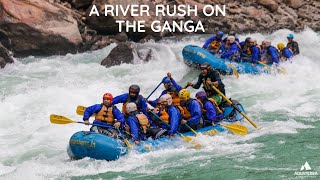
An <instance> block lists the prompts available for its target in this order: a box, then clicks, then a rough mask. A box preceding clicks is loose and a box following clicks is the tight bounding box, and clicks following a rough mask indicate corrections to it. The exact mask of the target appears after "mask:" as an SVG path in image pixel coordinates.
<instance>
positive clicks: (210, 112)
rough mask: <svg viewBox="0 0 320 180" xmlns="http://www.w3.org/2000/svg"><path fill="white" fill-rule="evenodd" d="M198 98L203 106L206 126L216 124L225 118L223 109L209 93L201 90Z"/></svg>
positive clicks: (197, 95) (203, 117)
mask: <svg viewBox="0 0 320 180" xmlns="http://www.w3.org/2000/svg"><path fill="white" fill-rule="evenodd" d="M196 98H197V100H198V102H199V103H200V105H201V108H202V119H203V125H204V126H212V125H213V126H215V124H216V123H218V122H219V121H220V120H222V119H223V114H222V111H221V110H220V109H219V107H218V105H217V103H216V102H215V101H214V99H212V98H208V96H207V93H206V92H204V91H199V92H197V94H196Z"/></svg>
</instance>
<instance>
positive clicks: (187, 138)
mask: <svg viewBox="0 0 320 180" xmlns="http://www.w3.org/2000/svg"><path fill="white" fill-rule="evenodd" d="M150 113H151V114H153V115H154V116H155V117H156V118H158V119H159V120H160V121H162V122H163V123H164V124H165V125H167V126H169V127H170V125H169V124H168V123H166V122H165V121H164V120H163V119H161V118H160V117H159V116H158V115H157V114H155V113H154V112H152V111H150ZM176 133H178V134H179V135H180V136H181V137H182V139H184V140H185V141H187V142H189V143H192V144H195V143H196V142H195V141H194V140H193V139H192V138H191V137H187V136H185V135H183V134H181V133H180V132H179V131H176ZM201 147H202V146H201V144H196V145H195V148H196V149H200V148H201Z"/></svg>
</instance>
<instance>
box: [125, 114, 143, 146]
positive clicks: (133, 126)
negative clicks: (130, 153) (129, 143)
mask: <svg viewBox="0 0 320 180" xmlns="http://www.w3.org/2000/svg"><path fill="white" fill-rule="evenodd" d="M127 122H128V125H129V127H130V132H131V135H132V138H133V140H134V141H140V138H139V122H138V121H137V120H136V118H134V117H132V116H129V117H128V119H127Z"/></svg>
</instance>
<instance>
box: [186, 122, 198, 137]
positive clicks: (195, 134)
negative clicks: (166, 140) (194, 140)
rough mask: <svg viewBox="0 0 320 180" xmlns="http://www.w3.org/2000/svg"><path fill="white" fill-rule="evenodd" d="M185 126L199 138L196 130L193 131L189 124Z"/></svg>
mask: <svg viewBox="0 0 320 180" xmlns="http://www.w3.org/2000/svg"><path fill="white" fill-rule="evenodd" d="M184 125H186V126H187V127H188V128H189V129H190V130H191V131H192V132H193V133H194V134H195V135H196V136H198V133H197V132H196V131H195V130H194V129H192V128H191V127H190V126H189V125H188V124H184Z"/></svg>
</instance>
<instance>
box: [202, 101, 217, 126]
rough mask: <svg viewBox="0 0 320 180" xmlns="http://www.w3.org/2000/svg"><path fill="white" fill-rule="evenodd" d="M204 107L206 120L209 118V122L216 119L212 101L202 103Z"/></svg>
mask: <svg viewBox="0 0 320 180" xmlns="http://www.w3.org/2000/svg"><path fill="white" fill-rule="evenodd" d="M204 108H205V109H206V117H207V118H208V119H206V120H209V121H211V122H214V121H216V119H217V116H216V110H215V108H214V105H213V104H212V102H210V101H207V102H206V103H205V104H204Z"/></svg>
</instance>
